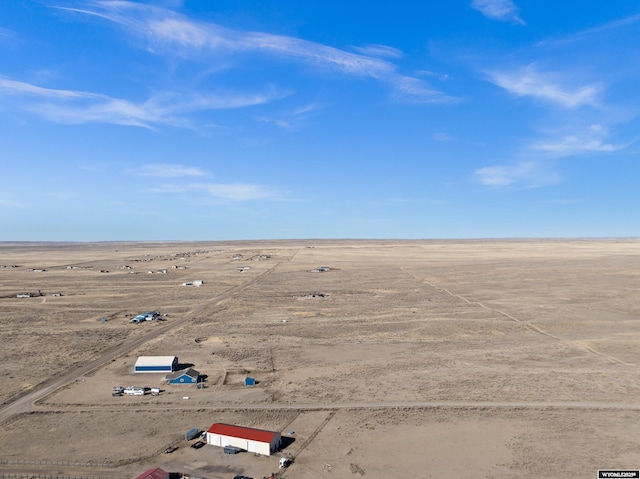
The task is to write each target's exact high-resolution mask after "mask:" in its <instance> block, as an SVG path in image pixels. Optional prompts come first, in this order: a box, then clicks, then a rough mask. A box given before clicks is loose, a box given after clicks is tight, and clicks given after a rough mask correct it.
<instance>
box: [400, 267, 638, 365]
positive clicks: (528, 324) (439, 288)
mask: <svg viewBox="0 0 640 479" xmlns="http://www.w3.org/2000/svg"><path fill="white" fill-rule="evenodd" d="M400 269H401V270H402V271H404V272H405V273H407V274H409V275H411V276H412V277H414V278H415V279H417V280H418V281H420V282H421V283H423V284H427V285H428V286H430V287H431V288H433V289H435V290H436V291H442V292H444V293H447V294H448V295H449V296H451V297H453V298H457V299H459V300H461V301H464V302H465V303H467V304H470V305H473V306H478V307H480V308H483V309H484V310H486V311H489V312H490V313H497V314H499V315H501V316H504V317H505V318H508V319H510V320H512V321H515V322H516V323H520V324H522V325H523V326H524V327H525V328H527V329H529V330H530V331H533V332H534V333H538V334H542V335H543V336H547V337H549V338H551V339H555V340H556V341H562V342H568V341H567V340H566V339H563V338H561V337H559V336H555V335H553V334H551V333H548V332H546V331H545V330H543V329H542V328H540V327H538V326H536V325H535V324H533V323H531V322H529V321H522V320H521V319H518V318H516V317H515V316H512V315H510V314H508V313H505V312H504V311H501V310H499V309H496V308H490V307H488V306H485V305H484V304H482V303H481V302H480V301H471V300H469V299H467V298H465V297H464V296H462V295H460V294H456V293H453V292H451V291H449V290H448V289H446V288H443V287H442V286H438V285H436V284H435V283H433V282H432V281H428V280H426V279H424V278H420V277H419V276H416V275H415V274H413V273H411V272H409V271H407V270H406V269H405V268H400ZM580 346H582V347H583V348H584V349H585V350H587V351H588V352H590V353H592V354H595V355H596V356H600V357H601V358H604V359H606V360H608V361H610V362H613V363H618V364H622V365H624V366H630V367H635V364H631V363H627V362H625V361H623V360H621V359H618V358H616V357H615V356H611V355H609V354H605V353H602V352H600V351H597V350H595V349H593V348H592V347H590V346H588V345H586V344H584V343H581V344H580Z"/></svg>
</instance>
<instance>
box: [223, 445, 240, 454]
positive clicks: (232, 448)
mask: <svg viewBox="0 0 640 479" xmlns="http://www.w3.org/2000/svg"><path fill="white" fill-rule="evenodd" d="M223 451H224V453H225V454H238V453H239V452H244V449H242V448H239V447H235V446H224V450H223Z"/></svg>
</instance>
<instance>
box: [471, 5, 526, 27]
mask: <svg viewBox="0 0 640 479" xmlns="http://www.w3.org/2000/svg"><path fill="white" fill-rule="evenodd" d="M471 8H473V9H475V10H478V11H479V12H480V13H482V14H483V15H484V16H485V17H487V18H490V19H491V20H498V21H501V22H511V23H517V24H519V25H524V24H525V23H524V21H523V20H522V18H520V11H519V9H518V7H517V6H516V5H515V4H514V3H513V1H512V0H473V1H472V2H471Z"/></svg>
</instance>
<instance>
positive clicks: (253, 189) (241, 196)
mask: <svg viewBox="0 0 640 479" xmlns="http://www.w3.org/2000/svg"><path fill="white" fill-rule="evenodd" d="M189 188H190V189H196V190H202V191H205V192H206V193H208V194H209V195H210V196H212V197H215V198H220V199H223V200H229V201H254V200H266V199H271V200H273V199H280V194H279V193H278V192H276V191H275V190H272V189H270V188H266V187H264V186H259V185H250V184H246V183H227V184H225V183H202V184H192V185H189Z"/></svg>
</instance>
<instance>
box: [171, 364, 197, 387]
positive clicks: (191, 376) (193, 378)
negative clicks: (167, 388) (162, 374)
mask: <svg viewBox="0 0 640 479" xmlns="http://www.w3.org/2000/svg"><path fill="white" fill-rule="evenodd" d="M199 378H200V373H199V372H198V371H196V370H195V369H193V368H189V369H185V370H184V371H176V372H173V373H171V374H167V381H169V384H196V383H197V382H198V379H199Z"/></svg>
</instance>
